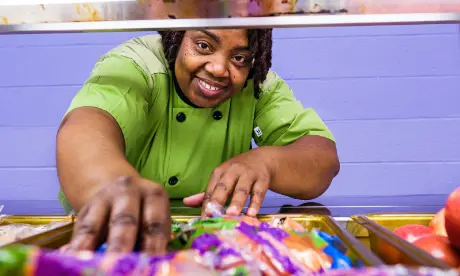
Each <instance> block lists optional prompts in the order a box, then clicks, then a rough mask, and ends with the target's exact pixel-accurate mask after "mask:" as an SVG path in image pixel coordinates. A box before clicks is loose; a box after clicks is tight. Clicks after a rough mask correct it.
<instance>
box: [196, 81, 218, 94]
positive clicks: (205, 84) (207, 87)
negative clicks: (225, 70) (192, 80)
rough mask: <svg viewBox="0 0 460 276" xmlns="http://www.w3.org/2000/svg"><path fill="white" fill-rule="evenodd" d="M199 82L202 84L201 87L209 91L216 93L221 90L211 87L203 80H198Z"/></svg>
mask: <svg viewBox="0 0 460 276" xmlns="http://www.w3.org/2000/svg"><path fill="white" fill-rule="evenodd" d="M198 81H199V82H200V83H201V85H203V86H204V87H206V89H209V90H212V91H216V90H219V89H220V88H218V87H215V86H212V85H210V84H209V83H207V82H205V81H203V80H198Z"/></svg>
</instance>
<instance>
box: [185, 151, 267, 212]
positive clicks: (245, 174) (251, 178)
mask: <svg viewBox="0 0 460 276" xmlns="http://www.w3.org/2000/svg"><path fill="white" fill-rule="evenodd" d="M270 152H271V150H270V147H261V148H256V149H253V150H251V151H248V152H246V153H243V154H240V155H238V156H235V157H233V158H232V159H230V160H228V161H226V162H225V163H223V164H222V165H220V166H219V167H217V168H216V169H215V170H214V171H213V173H212V174H211V178H210V180H209V183H208V188H207V189H206V192H205V193H201V194H197V195H193V196H190V197H187V198H185V199H184V203H185V205H188V206H196V205H202V211H201V215H202V216H207V215H210V214H209V210H208V212H207V210H206V209H207V206H208V204H209V203H213V204H217V205H218V206H224V205H225V203H226V202H227V200H228V199H229V198H230V197H231V203H230V205H229V208H228V209H227V211H226V214H228V215H239V214H240V213H241V211H242V210H243V208H244V205H245V204H246V201H247V199H248V198H249V197H250V198H251V201H250V203H249V207H248V211H247V215H248V216H256V215H257V213H258V212H259V209H260V206H261V205H262V202H263V200H264V197H265V194H266V193H267V190H268V189H269V186H270V180H271V175H272V170H273V167H274V166H273V164H274V163H276V161H274V158H273V156H272V155H271V154H270Z"/></svg>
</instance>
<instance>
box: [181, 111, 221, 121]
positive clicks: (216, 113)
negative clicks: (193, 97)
mask: <svg viewBox="0 0 460 276" xmlns="http://www.w3.org/2000/svg"><path fill="white" fill-rule="evenodd" d="M212 118H214V120H216V121H219V120H220V119H222V112H220V111H219V110H216V111H214V112H213V113H212ZM186 119H187V116H186V115H185V113H184V112H179V113H177V115H176V120H177V121H178V122H179V123H182V122H184V121H185V120H186Z"/></svg>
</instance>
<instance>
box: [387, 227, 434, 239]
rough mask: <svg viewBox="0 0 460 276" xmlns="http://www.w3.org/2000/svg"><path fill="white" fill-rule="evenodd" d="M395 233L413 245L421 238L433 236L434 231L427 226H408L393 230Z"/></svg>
mask: <svg viewBox="0 0 460 276" xmlns="http://www.w3.org/2000/svg"><path fill="white" fill-rule="evenodd" d="M393 233H394V234H395V235H396V236H399V237H400V238H403V239H405V240H406V241H408V242H410V243H413V242H414V241H416V240H417V239H419V238H420V237H423V236H426V235H432V234H433V230H431V229H430V228H429V227H427V226H425V225H419V224H406V225H404V226H401V227H398V228H396V229H395V230H393Z"/></svg>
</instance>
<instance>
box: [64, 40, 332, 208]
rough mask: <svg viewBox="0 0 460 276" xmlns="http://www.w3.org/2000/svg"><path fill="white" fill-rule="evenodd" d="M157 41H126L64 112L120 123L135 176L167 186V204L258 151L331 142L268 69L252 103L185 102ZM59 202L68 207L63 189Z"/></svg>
mask: <svg viewBox="0 0 460 276" xmlns="http://www.w3.org/2000/svg"><path fill="white" fill-rule="evenodd" d="M176 87H177V85H175V80H174V78H173V75H172V72H171V71H170V69H169V66H168V62H167V60H166V58H165V55H164V53H163V48H162V45H161V36H160V35H156V34H155V35H148V36H144V37H139V38H135V39H132V40H129V41H127V42H125V43H123V44H121V45H120V46H118V47H116V48H114V49H112V50H111V51H109V52H108V53H106V54H105V55H104V56H102V57H101V58H100V59H99V60H98V62H97V63H96V65H95V67H94V68H93V71H92V72H91V74H90V76H89V78H88V80H87V81H86V82H85V83H84V85H83V87H82V88H81V89H80V91H79V92H78V93H77V94H76V96H75V98H74V99H73V101H72V103H71V105H70V107H69V109H68V111H67V113H68V112H70V111H72V110H74V109H76V108H78V107H82V106H91V107H97V108H100V109H102V110H105V111H106V112H108V113H109V114H111V115H112V116H113V117H114V118H115V119H116V121H117V122H118V124H119V126H120V128H121V130H122V132H123V135H124V139H125V144H126V157H127V159H128V161H129V163H130V164H131V165H133V166H134V167H135V168H136V169H137V170H138V171H139V172H140V174H141V175H142V176H143V177H144V178H147V179H150V180H153V181H155V182H157V183H160V184H162V185H164V188H165V189H166V191H167V192H168V194H169V196H170V198H172V199H179V198H184V197H187V196H189V195H192V194H195V193H199V192H203V191H205V190H206V186H207V184H208V179H209V177H210V175H211V172H212V170H213V169H214V168H216V167H217V166H219V165H220V164H221V163H222V162H224V161H226V160H228V159H229V158H231V157H233V156H235V155H238V154H240V153H243V152H246V151H248V150H250V149H251V139H252V138H253V139H254V141H255V142H256V144H257V145H258V146H266V145H287V144H289V143H292V142H294V141H295V140H296V139H297V138H299V137H302V136H304V135H319V136H323V137H326V138H329V139H331V140H333V139H334V138H333V136H332V134H331V132H330V131H329V129H328V128H327V127H326V125H325V124H324V123H323V122H322V120H321V119H320V117H319V116H318V115H317V113H316V112H315V111H314V110H313V109H311V108H307V109H305V108H303V106H302V104H301V103H300V102H299V101H297V100H296V99H295V97H294V95H293V93H292V91H291V89H290V88H289V87H288V85H287V84H286V82H285V81H283V80H282V79H281V78H280V77H279V76H278V75H277V74H276V73H274V72H273V71H270V72H269V73H268V75H267V78H266V80H265V81H264V83H263V84H262V85H261V94H260V97H259V99H256V98H255V97H254V88H253V83H252V80H249V82H248V84H247V86H246V88H245V89H244V90H243V91H241V92H240V93H238V94H237V95H235V96H234V97H232V98H231V99H229V100H227V101H225V102H223V103H221V104H220V105H219V106H216V107H214V108H195V107H193V106H190V105H189V104H187V103H186V101H184V100H182V99H183V97H181V95H182V94H181V92H180V91H178V90H177V89H176ZM59 199H60V200H61V203H62V204H63V206H64V208H65V209H66V211H70V210H71V207H70V206H69V204H68V202H67V200H66V198H65V196H64V194H63V193H62V191H60V193H59Z"/></svg>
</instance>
